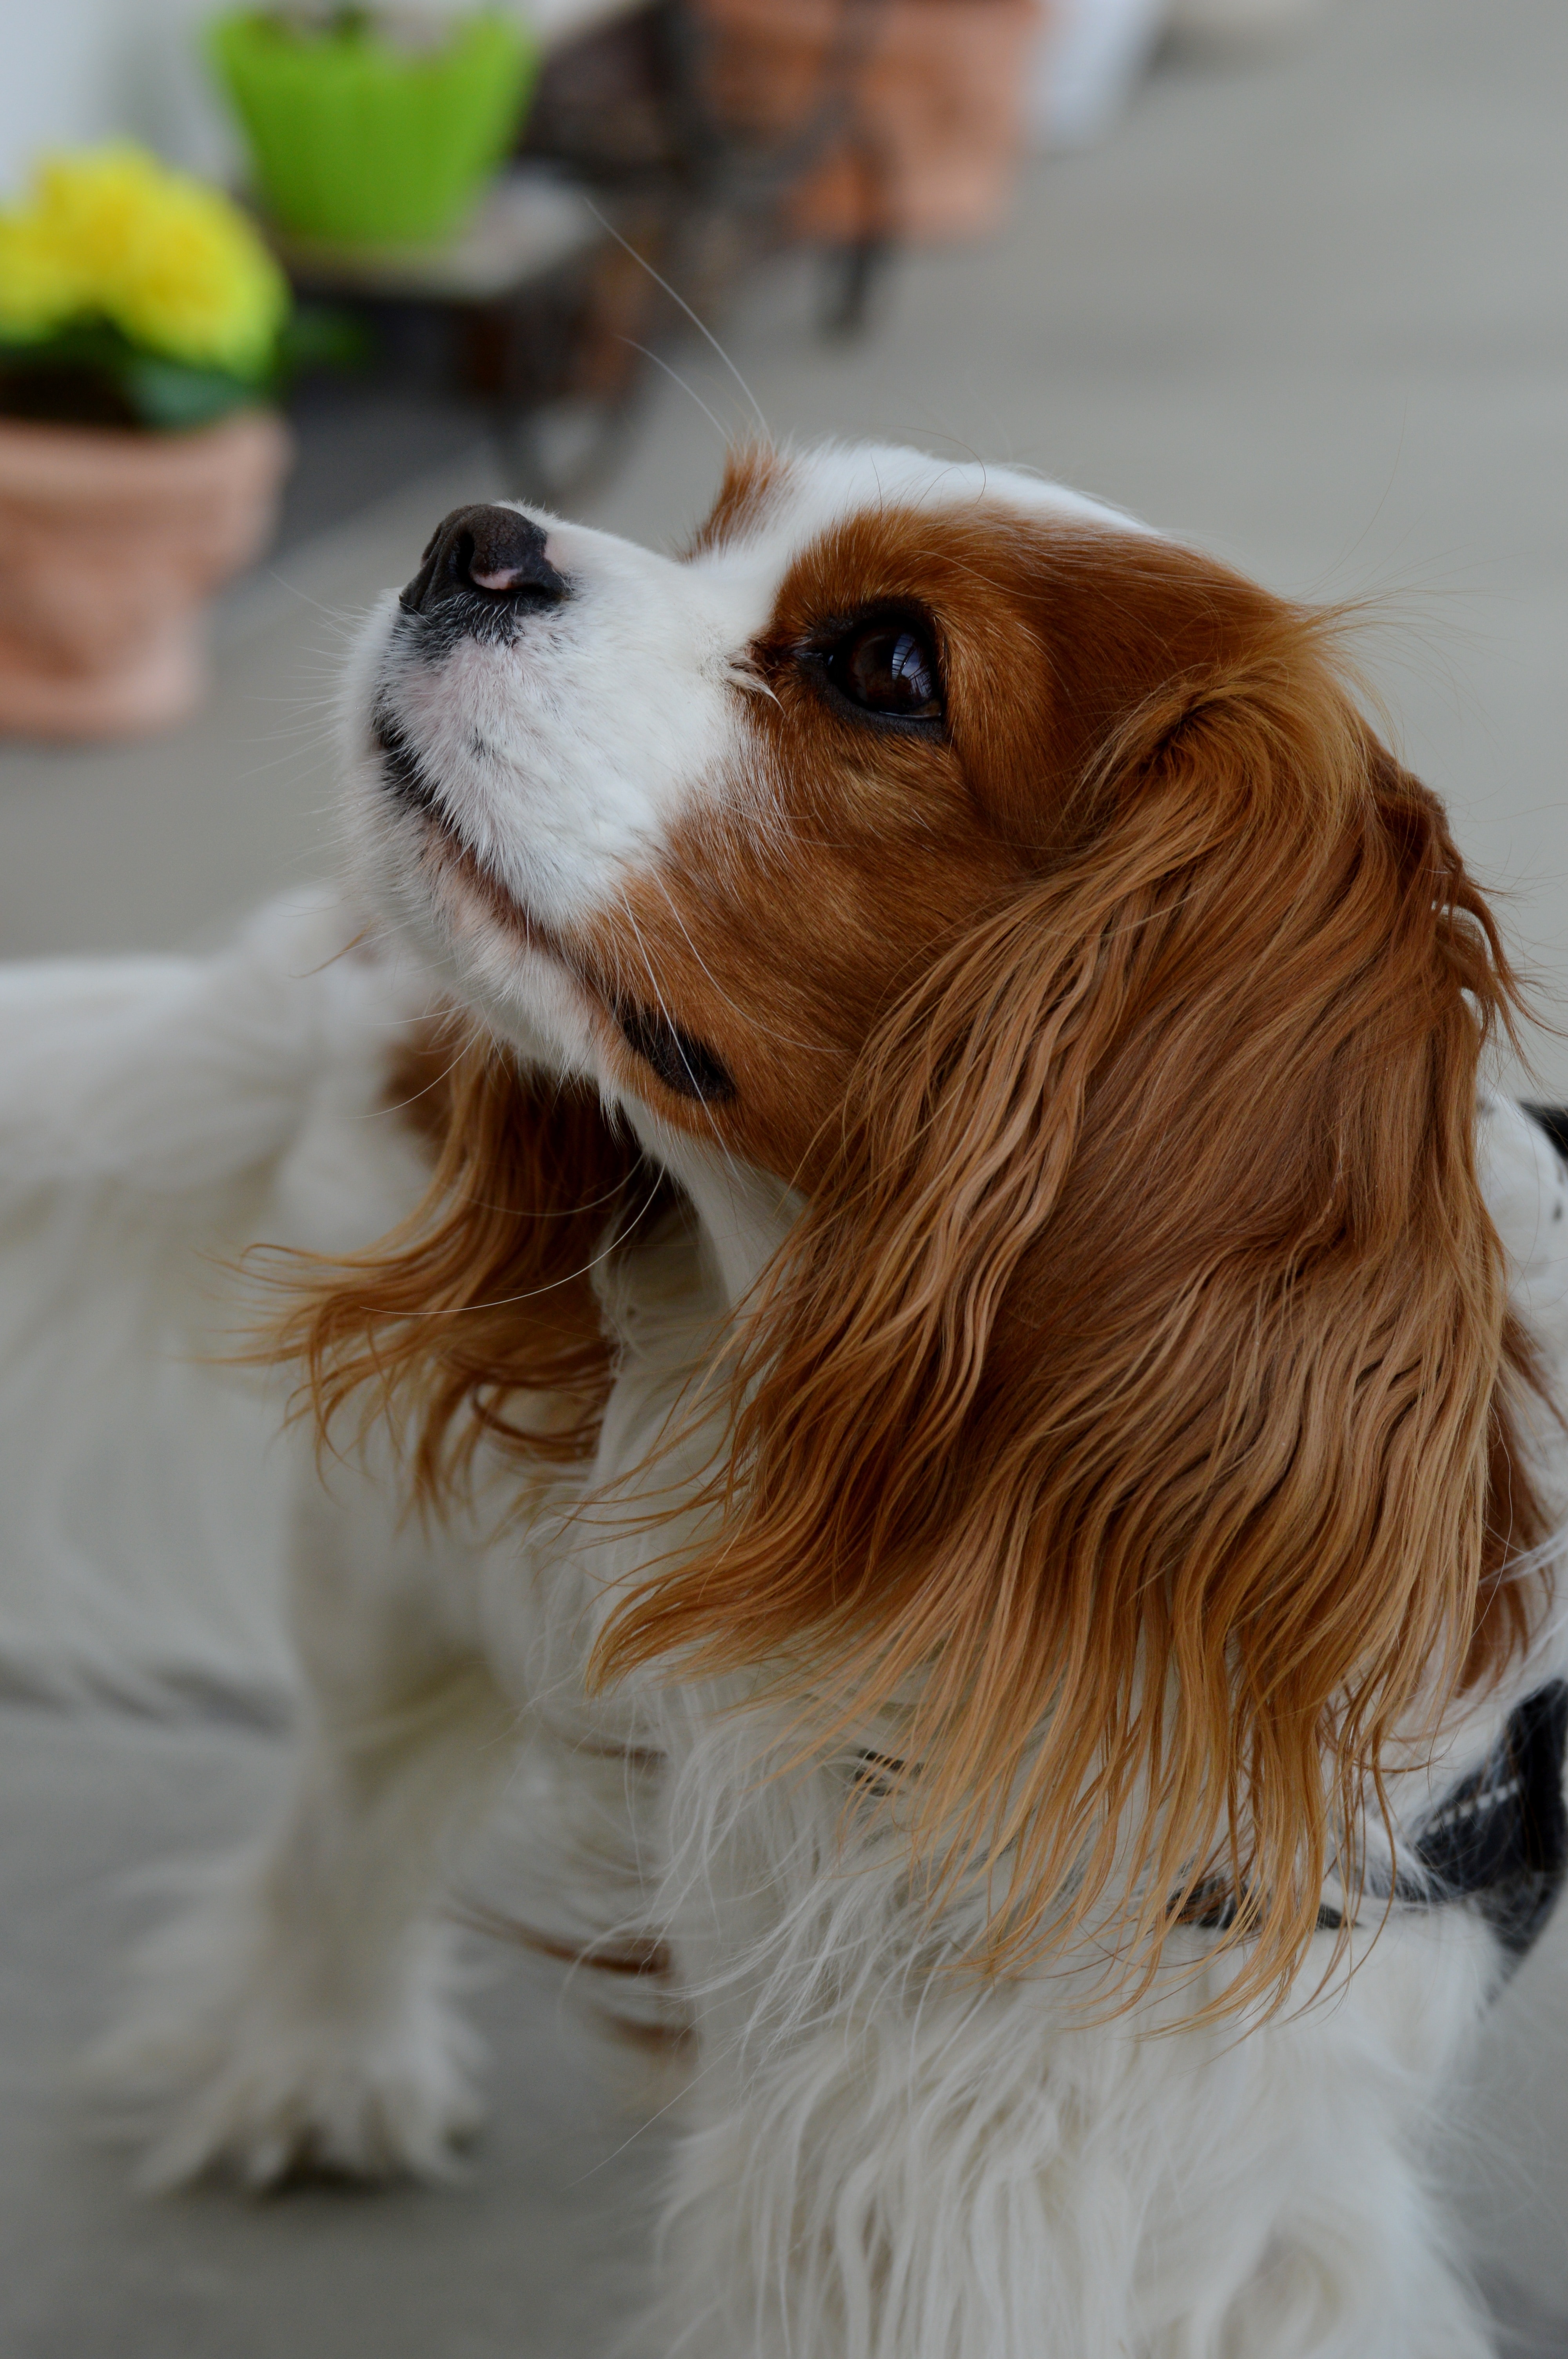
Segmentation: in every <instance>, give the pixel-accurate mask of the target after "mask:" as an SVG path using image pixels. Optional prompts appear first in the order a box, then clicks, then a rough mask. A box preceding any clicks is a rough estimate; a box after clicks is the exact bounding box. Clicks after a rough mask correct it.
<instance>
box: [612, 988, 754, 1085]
mask: <svg viewBox="0 0 1568 2359" xmlns="http://www.w3.org/2000/svg"><path fill="white" fill-rule="evenodd" d="M613 1012H614V1016H615V1021H616V1023H617V1024H618V1025H619V1026H620V1027H621V1033H622V1038H623V1039H624V1040H625V1042H626V1045H627V1047H628V1048H629V1049H633V1051H634V1052H635V1054H636V1055H637V1056H639V1057H641V1059H642V1060H643V1063H644V1064H645V1065H647V1066H649V1067H651V1069H652V1070H653V1071H654V1072H655V1073H656V1074H657V1075H658V1077H659V1079H660V1081H661V1082H663V1083H664V1085H665V1089H666V1090H671V1091H673V1092H674V1093H675V1095H676V1097H677V1098H693V1099H696V1100H697V1101H698V1103H701V1104H704V1105H718V1104H721V1103H723V1102H724V1100H725V1099H726V1098H732V1097H733V1096H734V1094H735V1084H734V1082H732V1081H731V1080H730V1075H729V1072H728V1071H727V1070H726V1068H725V1066H724V1064H723V1062H722V1060H720V1059H719V1057H717V1056H716V1055H715V1054H714V1052H713V1050H712V1049H709V1048H708V1046H707V1045H706V1043H705V1042H703V1041H701V1040H698V1039H697V1038H695V1037H694V1036H693V1034H691V1033H690V1032H687V1031H685V1030H684V1029H683V1028H682V1027H681V1026H680V1025H678V1024H672V1023H671V1021H670V1019H669V1017H668V1016H662V1015H660V1014H658V1013H657V1012H656V1011H655V1010H654V1009H653V1008H651V1007H639V1006H637V1005H636V1003H635V1002H634V1001H633V1000H629V999H622V1000H621V1001H619V1002H618V1003H617V1004H616V1006H615V1008H614V1011H613Z"/></svg>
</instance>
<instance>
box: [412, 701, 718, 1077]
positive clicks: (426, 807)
mask: <svg viewBox="0 0 1568 2359" xmlns="http://www.w3.org/2000/svg"><path fill="white" fill-rule="evenodd" d="M371 738H372V742H373V745H374V747H375V750H376V752H377V754H378V755H379V756H380V759H381V767H382V777H383V779H384V783H385V785H386V787H387V788H388V791H389V792H390V794H391V796H392V798H393V799H394V801H395V802H396V803H398V804H399V805H401V807H402V809H403V810H405V811H406V813H407V815H408V816H409V817H410V818H411V819H413V820H414V821H416V823H417V824H418V825H419V826H420V827H421V828H422V829H423V831H424V834H425V841H426V849H427V854H428V856H429V859H430V863H431V865H432V866H433V867H434V868H435V870H436V872H437V874H438V875H439V876H440V877H441V878H442V880H443V881H444V882H445V883H447V884H448V885H449V886H450V885H453V884H456V885H458V886H460V887H461V888H462V889H464V890H465V891H466V892H467V893H468V895H469V896H470V898H471V899H473V900H476V901H477V902H478V903H479V905H480V907H481V909H482V910H483V911H484V913H485V914H486V916H487V917H489V918H490V919H491V920H492V922H493V923H494V924H495V925H496V926H497V927H499V928H500V929H502V930H503V932H505V933H507V934H509V935H510V936H511V937H512V939H513V940H514V941H516V942H517V943H518V944H520V946H521V947H523V948H524V949H525V950H530V951H543V952H544V953H545V954H546V956H548V957H550V958H552V959H553V960H555V962H557V964H558V965H560V966H562V967H564V968H565V969H566V971H567V973H568V974H569V975H570V976H571V977H572V980H573V981H574V982H575V983H576V984H578V985H579V988H580V989H581V990H582V991H584V992H585V993H586V994H587V995H589V997H590V998H592V999H593V1000H595V1001H596V1002H597V1004H598V1005H599V1006H600V1007H601V1008H602V1009H603V1010H604V1011H605V1013H606V1014H607V1015H608V1016H609V1017H610V1020H611V1023H612V1024H613V1025H614V1026H615V1027H616V1029H617V1031H618V1032H619V1033H620V1035H621V1037H622V1039H623V1040H624V1042H625V1043H626V1045H627V1047H628V1048H629V1049H632V1051H633V1054H634V1055H635V1056H636V1057H637V1058H638V1059H639V1060H641V1062H642V1063H643V1064H644V1065H646V1066H648V1067H649V1069H650V1070H651V1071H653V1072H654V1073H655V1074H656V1075H657V1076H658V1078H659V1080H660V1081H661V1082H663V1083H664V1085H665V1088H666V1089H667V1090H669V1091H670V1092H671V1093H673V1094H674V1095H675V1096H676V1097H679V1098H694V1099H697V1100H699V1101H700V1102H702V1103H707V1104H712V1103H722V1102H724V1101H726V1100H728V1099H730V1098H732V1097H733V1096H734V1095H735V1083H734V1081H733V1079H732V1078H731V1075H730V1071H729V1069H728V1067H727V1066H726V1065H725V1064H724V1062H723V1060H721V1059H720V1058H719V1056H718V1055H717V1054H716V1053H715V1051H714V1050H713V1049H710V1048H709V1047H708V1044H707V1043H706V1042H705V1041H703V1040H699V1039H698V1038H697V1036H696V1035H695V1034H694V1033H690V1032H687V1030H686V1029H685V1027H683V1026H681V1025H679V1024H677V1023H676V1022H675V1020H674V1019H673V1017H671V1016H670V1015H669V1013H668V1011H667V1010H666V1009H665V1008H664V1007H663V1006H659V1007H657V1008H653V1007H648V1006H643V1004H642V1003H641V1002H640V1001H638V1000H634V999H632V998H629V997H628V996H627V995H626V994H625V993H624V992H622V991H620V990H617V989H612V988H610V987H607V986H606V985H605V984H603V983H602V982H600V980H598V979H596V978H595V977H594V976H593V975H591V974H590V973H588V972H586V971H585V968H584V964H583V962H582V960H581V959H580V958H579V957H574V956H573V955H572V953H571V951H569V950H568V947H567V945H566V944H565V943H564V942H562V941H561V940H559V938H558V937H557V935H556V934H555V933H554V932H553V931H551V930H550V929H548V928H546V927H544V926H541V925H540V923H539V922H538V920H537V919H535V917H534V916H533V914H532V913H531V911H530V910H529V909H528V908H526V907H525V905H524V903H522V902H521V901H519V900H518V899H517V897H516V896H515V894H514V893H513V892H512V891H511V889H510V888H509V887H508V886H505V885H503V883H502V881H501V879H500V877H498V876H497V875H496V874H495V872H494V870H493V869H492V867H491V866H490V864H489V863H488V862H487V861H486V860H485V859H484V858H483V856H482V854H481V853H479V852H478V851H477V850H476V849H475V847H474V846H473V844H471V843H470V842H469V840H468V838H467V836H465V835H464V833H463V832H462V830H461V828H460V826H459V825H458V823H457V821H455V820H454V819H453V817H452V815H451V813H450V812H449V810H448V809H447V806H446V803H445V800H444V799H443V798H442V796H441V794H440V791H439V789H438V788H437V787H436V786H435V785H434V784H433V783H432V781H431V780H430V778H429V777H427V775H426V772H425V768H424V765H423V762H422V759H421V757H420V754H419V751H418V748H417V747H416V745H414V744H413V743H412V741H411V739H410V738H409V735H408V733H407V731H406V729H405V728H404V726H403V724H402V723H401V722H400V721H399V720H398V719H397V717H396V715H395V713H394V712H391V711H390V710H389V708H388V707H387V706H386V705H384V704H377V705H376V706H375V708H374V709H373V712H372V714H371Z"/></svg>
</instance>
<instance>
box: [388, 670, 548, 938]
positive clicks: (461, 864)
mask: <svg viewBox="0 0 1568 2359" xmlns="http://www.w3.org/2000/svg"><path fill="white" fill-rule="evenodd" d="M371 741H372V744H373V746H374V748H375V751H376V754H377V755H378V756H379V757H380V762H381V773H382V778H383V781H384V784H385V786H386V788H387V789H388V791H389V793H390V794H391V796H392V799H393V800H394V801H395V802H396V803H398V804H399V805H401V807H402V808H403V810H405V811H406V812H407V814H408V816H409V817H410V818H411V819H415V820H417V821H420V822H421V823H422V824H423V827H424V830H425V834H426V840H427V844H428V846H429V848H430V850H431V851H432V852H433V853H437V854H438V859H439V864H440V866H441V868H442V870H443V871H444V872H445V873H446V875H449V876H455V877H456V878H457V879H458V880H459V881H460V882H461V883H462V884H463V885H465V886H467V887H468V889H469V890H470V893H472V894H473V895H474V896H475V897H477V898H478V899H479V900H480V901H481V902H482V903H483V905H484V906H485V908H486V909H487V910H488V912H489V914H490V915H491V916H492V918H493V919H495V920H496V922H497V923H498V924H500V925H502V926H503V927H504V928H505V929H506V930H507V932H508V933H511V934H513V935H514V936H516V937H517V938H518V940H520V941H522V942H523V943H524V946H525V947H526V948H528V949H530V950H547V951H550V952H551V953H552V954H553V955H554V956H556V957H557V958H563V957H564V953H563V951H562V950H561V947H560V945H559V944H558V943H557V942H555V941H554V940H550V939H548V938H547V937H546V933H545V931H544V929H542V928H541V927H540V926H539V924H538V922H537V920H536V919H535V918H534V916H533V915H532V913H531V912H530V911H529V910H528V909H527V908H525V907H524V904H523V903H522V902H521V901H519V900H518V898H517V897H516V895H515V894H514V892H512V891H511V889H510V888H509V887H508V886H505V885H503V883H502V881H501V879H500V877H499V876H497V875H496V874H495V871H494V870H493V869H492V867H491V865H490V864H489V863H488V861H486V860H485V858H484V857H483V855H482V853H480V852H479V851H478V850H477V849H476V848H475V846H474V845H473V844H472V843H470V841H469V839H468V837H467V836H466V835H465V834H464V833H463V831H462V829H461V828H460V826H459V824H458V822H457V821H456V820H455V819H454V818H453V816H452V814H451V812H450V811H449V810H448V808H447V805H446V801H445V799H444V798H443V797H442V795H441V793H440V790H439V788H438V787H436V786H435V785H434V784H433V783H432V781H431V780H430V778H429V777H427V774H426V770H425V766H424V760H423V757H422V756H421V755H420V753H419V749H418V748H417V746H416V745H414V743H413V742H412V740H411V739H410V737H409V735H408V733H407V731H406V729H405V728H404V726H403V724H402V723H401V722H400V721H399V720H398V719H397V718H396V716H395V714H394V713H393V712H390V711H389V710H388V708H387V707H386V706H385V705H384V704H378V705H377V706H376V707H375V709H374V710H373V712H372V714H371ZM565 963H567V964H568V965H569V964H570V963H571V962H570V961H569V960H566V961H565Z"/></svg>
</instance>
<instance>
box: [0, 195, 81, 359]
mask: <svg viewBox="0 0 1568 2359" xmlns="http://www.w3.org/2000/svg"><path fill="white" fill-rule="evenodd" d="M86 301H87V298H86V296H85V294H84V291H83V288H82V284H81V274H80V272H78V271H76V270H74V269H73V268H72V267H71V265H70V259H69V257H68V256H67V255H64V254H62V253H61V251H60V249H59V245H58V244H57V243H56V241H55V240H54V239H53V238H51V237H50V236H49V234H48V232H47V231H45V230H44V229H43V228H42V227H41V226H40V224H39V223H38V222H37V221H36V220H34V219H32V218H31V217H30V216H29V215H27V214H26V213H19V214H18V213H0V337H5V338H7V339H9V340H10V341H11V342H15V343H30V342H38V340H39V339H40V338H42V337H44V336H49V335H52V334H53V333H54V331H55V330H56V329H57V328H62V327H64V325H65V323H66V321H68V320H73V319H75V318H77V317H78V316H79V314H80V313H81V311H82V310H83V309H84V308H85V307H86Z"/></svg>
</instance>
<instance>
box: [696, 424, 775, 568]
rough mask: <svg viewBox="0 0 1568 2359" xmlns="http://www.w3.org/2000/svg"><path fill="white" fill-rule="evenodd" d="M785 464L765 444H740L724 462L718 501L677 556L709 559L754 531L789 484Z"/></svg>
mask: <svg viewBox="0 0 1568 2359" xmlns="http://www.w3.org/2000/svg"><path fill="white" fill-rule="evenodd" d="M789 473H790V470H789V462H788V460H787V459H785V458H784V457H783V456H782V455H781V454H780V452H778V451H774V450H772V449H771V448H770V447H769V445H768V444H767V443H765V442H743V443H741V444H740V445H739V447H738V448H736V449H734V450H732V451H730V453H729V455H728V456H727V458H726V459H725V462H724V479H723V481H722V483H721V484H719V497H718V498H717V499H716V500H715V501H714V503H713V506H712V507H711V508H710V509H709V510H708V516H707V518H706V520H705V521H704V522H703V523H702V524H701V525H699V526H698V527H697V531H696V532H695V533H694V534H693V535H692V537H691V538H690V540H689V541H688V542H687V545H686V547H685V549H683V550H682V551H681V555H682V556H683V557H684V558H685V559H686V560H687V561H688V562H689V561H690V560H691V559H692V558H694V557H707V556H709V555H710V554H711V553H712V551H713V550H714V549H722V548H723V547H724V546H725V544H726V543H727V542H729V541H731V540H743V539H744V538H745V537H746V535H747V534H748V533H750V532H753V531H755V529H756V527H757V526H758V525H759V524H761V522H762V518H763V517H764V516H766V515H767V513H768V510H769V509H770V508H771V507H772V506H773V504H774V503H775V502H776V501H777V499H778V498H779V496H780V495H781V494H782V493H783V491H784V487H785V485H786V484H787V483H788V481H789Z"/></svg>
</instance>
